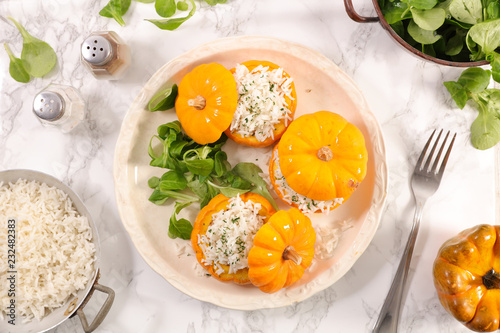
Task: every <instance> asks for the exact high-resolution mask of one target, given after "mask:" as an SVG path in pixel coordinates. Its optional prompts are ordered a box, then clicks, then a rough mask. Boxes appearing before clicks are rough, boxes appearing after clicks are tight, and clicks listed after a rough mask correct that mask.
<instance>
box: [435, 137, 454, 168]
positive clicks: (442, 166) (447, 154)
mask: <svg viewBox="0 0 500 333" xmlns="http://www.w3.org/2000/svg"><path fill="white" fill-rule="evenodd" d="M456 136H457V133H455V134H454V135H453V139H451V143H450V146H449V147H448V150H447V151H446V155H445V156H444V159H443V163H441V168H439V173H438V176H439V177H441V176H443V173H444V168H445V167H446V163H447V162H448V157H450V152H451V148H453V143H454V142H455V137H456ZM443 145H444V144H443Z"/></svg>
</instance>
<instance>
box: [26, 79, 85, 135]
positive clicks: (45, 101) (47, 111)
mask: <svg viewBox="0 0 500 333" xmlns="http://www.w3.org/2000/svg"><path fill="white" fill-rule="evenodd" d="M33 112H34V113H35V115H36V116H37V118H38V120H39V121H40V122H41V123H42V125H43V126H46V127H55V128H59V129H60V130H61V131H62V132H63V133H68V132H69V131H71V130H72V129H73V128H75V127H76V126H77V125H78V124H79V123H80V122H81V121H82V120H83V118H84V116H85V103H84V101H83V99H82V97H81V96H80V93H79V92H78V90H76V89H75V88H73V87H70V86H65V85H61V84H50V85H48V86H47V87H46V88H45V89H43V90H42V91H40V92H39V93H38V94H37V95H36V96H35V99H34V100H33Z"/></svg>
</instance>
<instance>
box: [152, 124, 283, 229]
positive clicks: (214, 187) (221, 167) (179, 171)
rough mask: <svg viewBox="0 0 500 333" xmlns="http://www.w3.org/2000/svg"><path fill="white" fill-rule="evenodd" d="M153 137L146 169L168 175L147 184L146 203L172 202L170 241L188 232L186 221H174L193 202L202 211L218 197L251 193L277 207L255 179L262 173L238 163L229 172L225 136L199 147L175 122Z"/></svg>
mask: <svg viewBox="0 0 500 333" xmlns="http://www.w3.org/2000/svg"><path fill="white" fill-rule="evenodd" d="M157 133H158V134H157V135H153V136H152V138H151V140H150V143H149V146H148V154H149V156H150V157H151V162H150V165H152V166H155V167H160V168H165V169H168V171H166V172H165V173H164V174H163V175H162V176H161V177H156V176H153V177H151V178H150V179H149V180H148V186H149V187H150V188H152V189H153V192H152V194H151V195H150V197H149V200H150V201H151V202H153V203H154V204H157V205H162V204H164V203H166V202H167V200H168V199H169V198H172V199H174V200H175V201H176V203H175V207H176V208H175V212H174V213H173V214H172V215H171V217H170V220H169V221H170V226H169V235H170V236H171V237H181V238H182V237H185V236H187V234H188V232H189V225H190V223H188V222H189V221H187V220H185V219H177V214H178V213H179V212H180V211H181V210H182V209H183V208H185V207H187V206H189V205H191V204H192V203H194V202H198V203H199V204H200V208H203V207H204V206H205V205H206V204H208V202H209V201H210V200H211V199H212V198H213V197H215V196H216V195H217V194H219V193H222V194H224V195H225V196H228V197H230V196H235V195H237V194H241V193H245V192H248V191H252V192H255V193H258V194H261V195H262V196H264V197H265V198H266V199H268V200H269V201H270V202H271V203H272V204H273V206H274V207H277V205H276V203H275V202H274V200H273V198H272V197H271V195H270V194H269V192H268V191H267V186H266V185H267V184H266V182H265V181H264V180H263V179H262V177H260V176H259V173H261V172H262V170H260V168H259V167H257V166H256V165H255V164H253V163H239V164H238V165H236V166H235V167H234V168H232V169H231V164H230V163H229V162H228V161H227V154H226V153H225V152H224V151H222V150H221V149H222V147H223V145H224V144H225V143H226V141H227V136H226V135H225V134H223V135H222V136H221V138H220V139H219V140H217V141H216V142H214V143H210V144H207V145H200V144H198V143H196V142H194V141H193V140H192V139H191V138H190V137H188V136H187V135H186V134H185V133H184V132H183V131H182V127H181V125H180V122H179V121H177V120H176V121H173V122H170V123H166V124H162V125H160V126H158V128H157ZM188 224H189V225H188Z"/></svg>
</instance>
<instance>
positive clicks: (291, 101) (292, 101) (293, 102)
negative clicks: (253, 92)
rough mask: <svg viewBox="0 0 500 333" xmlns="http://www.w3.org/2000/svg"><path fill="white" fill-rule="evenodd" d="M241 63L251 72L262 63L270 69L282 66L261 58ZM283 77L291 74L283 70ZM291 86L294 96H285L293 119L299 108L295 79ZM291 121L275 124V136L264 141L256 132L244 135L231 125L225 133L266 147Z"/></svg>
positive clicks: (279, 136) (241, 141) (242, 141)
mask: <svg viewBox="0 0 500 333" xmlns="http://www.w3.org/2000/svg"><path fill="white" fill-rule="evenodd" d="M241 65H243V66H245V67H246V68H248V70H249V71H250V72H251V71H252V70H254V69H255V68H256V67H258V66H260V65H262V66H263V67H269V69H268V71H272V70H275V69H279V68H280V67H279V66H278V65H276V64H274V63H272V62H270V61H261V60H250V61H246V62H244V63H242V64H241ZM231 72H232V73H233V74H234V73H235V72H236V68H233V69H231ZM283 77H286V78H290V75H289V74H288V73H287V72H285V71H283ZM290 88H291V93H290V96H291V97H292V98H289V97H288V96H285V102H286V107H287V108H288V110H290V114H289V117H290V118H291V119H293V116H294V114H295V109H296V108H297V92H296V91H295V84H294V83H293V81H292V82H291V83H290ZM239 98H244V95H243V96H240V97H239ZM290 123H291V120H290V119H286V118H282V119H281V120H280V122H279V123H277V124H276V125H274V130H273V136H272V137H267V138H266V139H265V140H263V141H260V140H259V139H258V138H257V137H256V135H255V134H254V135H250V136H243V135H241V134H239V133H237V130H236V129H231V127H229V128H228V129H227V130H226V131H225V133H226V135H227V136H228V137H229V138H230V139H232V140H233V141H235V142H236V143H239V144H241V145H245V146H251V147H266V146H269V145H271V144H273V143H274V142H276V141H277V140H279V139H280V138H281V136H282V135H283V133H284V132H285V131H286V129H287V127H288V125H290Z"/></svg>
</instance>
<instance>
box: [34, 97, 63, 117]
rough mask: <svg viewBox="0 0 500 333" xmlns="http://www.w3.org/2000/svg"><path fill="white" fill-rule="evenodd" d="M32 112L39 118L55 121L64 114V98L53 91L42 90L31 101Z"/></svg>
mask: <svg viewBox="0 0 500 333" xmlns="http://www.w3.org/2000/svg"><path fill="white" fill-rule="evenodd" d="M33 112H34V113H35V114H36V115H37V116H38V117H39V118H41V119H43V120H47V121H55V120H57V119H59V118H61V117H62V115H63V114H64V99H63V98H62V96H61V95H59V94H58V93H56V92H53V91H42V92H41V93H39V94H38V95H36V97H35V100H34V101H33Z"/></svg>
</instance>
